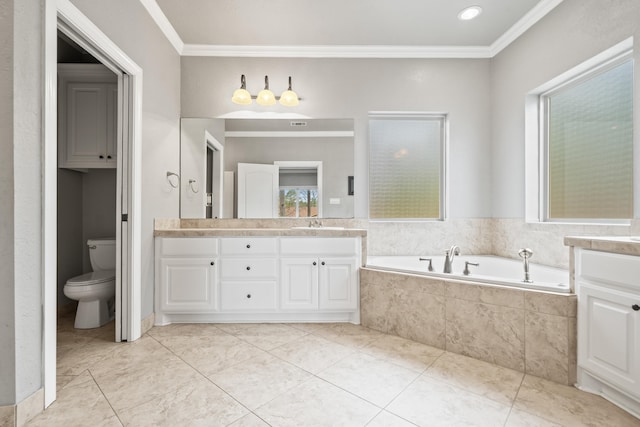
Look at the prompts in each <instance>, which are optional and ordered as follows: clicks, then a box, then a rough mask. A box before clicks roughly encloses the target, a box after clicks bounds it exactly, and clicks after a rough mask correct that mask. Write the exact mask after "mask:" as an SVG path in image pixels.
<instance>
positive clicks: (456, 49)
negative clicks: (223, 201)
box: [140, 0, 563, 59]
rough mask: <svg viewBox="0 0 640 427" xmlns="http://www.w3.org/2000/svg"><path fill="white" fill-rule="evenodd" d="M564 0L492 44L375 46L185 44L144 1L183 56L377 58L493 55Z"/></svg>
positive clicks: (549, 1)
mask: <svg viewBox="0 0 640 427" xmlns="http://www.w3.org/2000/svg"><path fill="white" fill-rule="evenodd" d="M562 1H563V0H542V1H541V2H540V3H538V4H537V5H536V6H535V7H534V8H533V9H531V10H530V11H529V12H528V13H527V14H526V15H525V16H523V17H522V18H521V19H520V20H519V21H518V22H516V23H515V24H514V25H513V26H512V27H511V28H509V29H508V30H507V31H506V32H505V33H504V34H503V35H502V36H500V37H499V38H498V39H497V40H496V41H495V42H493V43H492V44H491V45H490V46H385V45H379V46H372V45H324V46H323V45H315V46H294V45H290V46H260V45H254V46H251V45H204V44H185V43H184V42H183V41H182V39H181V38H180V36H179V35H178V33H177V32H176V30H175V29H174V28H173V26H172V25H171V23H170V22H169V20H168V19H167V17H166V16H165V14H164V12H162V9H160V6H158V3H157V2H156V0H140V2H141V3H142V5H143V6H144V7H145V8H146V9H147V11H148V12H149V15H151V18H152V19H153V20H154V21H155V22H156V24H157V25H158V27H159V28H160V30H161V31H162V32H163V33H164V35H165V37H167V39H168V40H169V42H170V43H171V44H172V45H173V47H174V48H175V50H176V52H178V54H179V55H180V56H211V57H236V58H377V59H438V58H440V59H447V58H449V59H465V58H468V59H482V58H493V57H494V56H496V55H497V54H498V53H500V52H501V51H502V50H503V49H505V48H506V47H507V46H509V45H510V44H511V43H512V42H513V41H515V40H516V39H517V38H518V37H520V36H521V35H522V34H524V33H525V32H526V31H527V30H528V29H529V28H531V27H532V26H533V25H535V24H536V23H537V22H538V21H539V20H540V19H542V18H543V17H544V16H545V15H547V14H548V13H549V12H551V11H552V10H553V9H554V8H555V7H556V6H558V5H559V4H560V3H562Z"/></svg>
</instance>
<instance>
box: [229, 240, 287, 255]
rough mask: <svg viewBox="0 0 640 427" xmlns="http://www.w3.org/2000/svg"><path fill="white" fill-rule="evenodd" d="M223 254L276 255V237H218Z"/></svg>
mask: <svg viewBox="0 0 640 427" xmlns="http://www.w3.org/2000/svg"><path fill="white" fill-rule="evenodd" d="M220 248H221V252H222V254H223V255H276V254H277V253H278V239H276V238H273V237H246V238H245V237H232V238H224V239H220Z"/></svg>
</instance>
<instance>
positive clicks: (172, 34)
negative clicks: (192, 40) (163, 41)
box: [140, 0, 184, 55]
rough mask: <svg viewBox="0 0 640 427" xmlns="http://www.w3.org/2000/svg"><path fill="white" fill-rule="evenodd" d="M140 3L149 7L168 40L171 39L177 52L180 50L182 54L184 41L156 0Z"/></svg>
mask: <svg viewBox="0 0 640 427" xmlns="http://www.w3.org/2000/svg"><path fill="white" fill-rule="evenodd" d="M140 3H142V5H143V6H144V8H145V9H147V12H149V15H151V18H152V19H153V20H154V21H155V23H156V25H157V26H158V27H160V31H162V33H163V34H164V36H165V37H166V38H167V40H169V43H171V45H172V46H173V48H174V49H175V50H176V52H178V55H182V51H183V49H184V42H183V41H182V39H181V38H180V36H179V35H178V32H177V31H176V30H175V28H173V25H171V22H169V19H167V16H166V15H165V14H164V12H163V11H162V9H160V6H158V3H157V2H156V0H140Z"/></svg>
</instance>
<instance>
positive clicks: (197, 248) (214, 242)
mask: <svg viewBox="0 0 640 427" xmlns="http://www.w3.org/2000/svg"><path fill="white" fill-rule="evenodd" d="M156 242H160V245H162V247H161V250H160V253H161V254H162V255H163V256H181V257H211V256H214V255H217V254H218V239H217V238H215V237H163V238H162V239H157V240H156Z"/></svg>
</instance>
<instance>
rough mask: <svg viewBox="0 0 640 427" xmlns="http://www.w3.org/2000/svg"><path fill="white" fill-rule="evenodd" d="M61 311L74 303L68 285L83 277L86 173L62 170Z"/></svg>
mask: <svg viewBox="0 0 640 427" xmlns="http://www.w3.org/2000/svg"><path fill="white" fill-rule="evenodd" d="M57 201H58V257H57V267H58V280H57V282H58V308H60V307H61V306H63V305H66V304H70V303H72V301H71V300H70V299H69V298H67V297H66V296H64V293H63V288H64V284H65V283H66V282H67V280H68V279H69V278H71V277H74V276H77V275H80V274H82V272H83V267H82V173H81V172H76V171H72V170H68V169H58V198H57Z"/></svg>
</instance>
